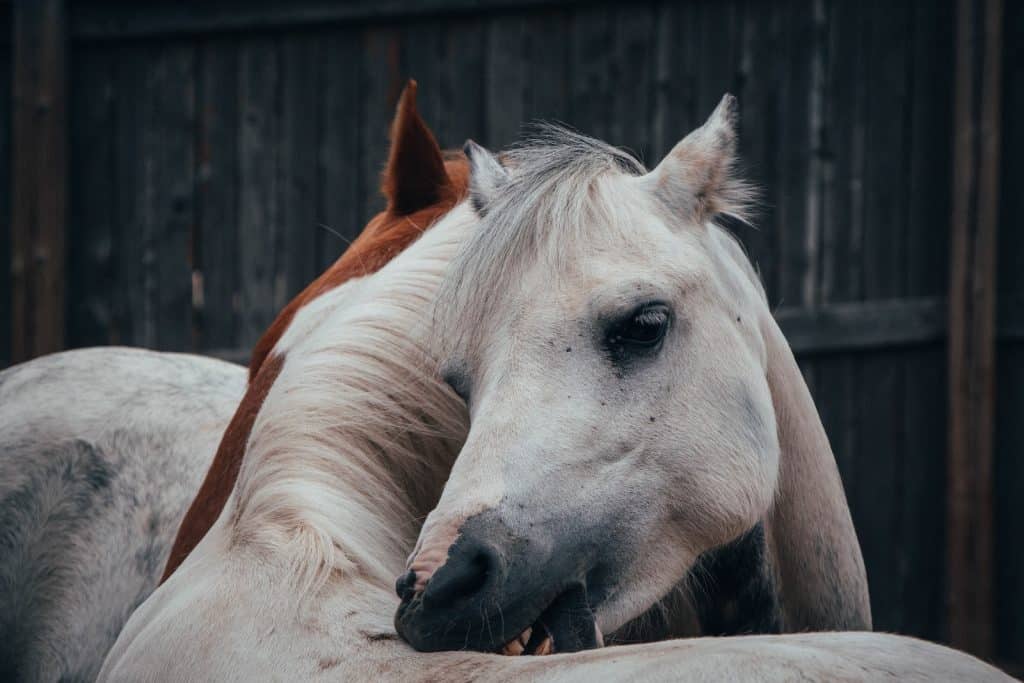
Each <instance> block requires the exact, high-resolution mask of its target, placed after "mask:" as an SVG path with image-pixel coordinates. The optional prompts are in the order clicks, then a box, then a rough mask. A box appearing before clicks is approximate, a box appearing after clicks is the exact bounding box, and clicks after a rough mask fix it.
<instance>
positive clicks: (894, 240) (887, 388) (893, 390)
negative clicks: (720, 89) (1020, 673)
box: [854, 4, 913, 631]
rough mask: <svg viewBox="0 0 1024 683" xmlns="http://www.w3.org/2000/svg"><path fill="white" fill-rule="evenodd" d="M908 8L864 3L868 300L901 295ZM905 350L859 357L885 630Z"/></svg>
mask: <svg viewBox="0 0 1024 683" xmlns="http://www.w3.org/2000/svg"><path fill="white" fill-rule="evenodd" d="M910 9H911V8H910V7H909V6H908V5H906V4H903V5H899V6H892V7H885V6H883V5H872V6H870V10H869V11H870V14H869V15H868V17H867V20H866V28H867V30H866V33H865V40H864V43H863V46H862V48H861V49H863V50H864V56H865V61H866V74H871V76H870V82H869V84H868V89H867V91H866V92H867V99H866V106H865V110H864V127H865V134H864V160H865V175H864V179H865V186H864V212H863V221H864V222H863V230H862V233H861V234H862V238H863V249H862V252H861V256H862V259H863V261H862V263H863V269H864V280H863V290H862V292H861V294H862V295H863V296H864V298H866V299H867V300H874V299H879V298H883V297H885V298H887V297H896V296H902V294H903V291H904V286H905V278H904V274H903V269H904V264H905V253H906V237H905V231H904V230H903V229H901V228H903V222H904V219H905V214H904V213H903V211H901V207H902V202H903V201H904V198H905V197H906V189H907V187H906V174H907V171H908V166H907V159H908V154H907V145H906V144H905V143H906V142H907V140H906V128H905V126H906V121H907V120H908V118H909V117H908V115H907V110H908V103H907V92H908V90H909V85H910V61H909V59H908V54H907V53H908V50H907V49H906V42H907V37H908V36H909V35H911V28H912V19H913V18H912V15H911V11H910ZM906 358H907V356H906V355H905V354H902V353H891V354H879V355H878V356H873V357H870V358H865V359H863V360H862V361H861V363H860V369H859V375H860V378H861V395H860V399H859V400H860V406H861V407H860V409H861V411H863V420H864V422H863V425H864V432H863V439H862V442H863V448H862V449H861V451H860V453H859V454H858V457H859V458H860V459H861V462H860V463H859V465H860V466H859V468H858V470H859V474H860V479H859V481H858V483H857V489H858V490H857V492H856V495H855V497H854V505H855V507H856V508H857V509H858V511H859V521H860V522H861V525H862V526H861V528H863V529H864V530H865V536H866V538H865V540H864V542H863V543H862V546H863V549H864V560H865V564H866V565H867V566H868V580H869V585H870V586H871V598H872V612H873V617H874V623H875V625H876V627H877V628H879V629H882V630H895V631H902V630H904V628H905V621H906V619H907V613H906V607H905V603H904V597H905V596H904V592H903V581H902V571H901V567H902V566H904V565H905V564H906V562H907V556H906V550H905V548H904V546H903V543H902V542H903V538H902V537H901V531H902V529H901V524H900V520H901V514H902V506H903V500H902V496H903V492H904V487H905V483H906V482H904V480H903V477H902V474H903V471H904V462H903V461H904V458H905V457H906V453H907V450H906V428H905V425H906V420H905V417H904V413H905V410H906V405H907V401H908V396H907V382H906V373H905V364H906Z"/></svg>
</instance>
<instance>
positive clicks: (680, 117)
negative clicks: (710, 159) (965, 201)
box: [0, 0, 1024, 660]
mask: <svg viewBox="0 0 1024 683" xmlns="http://www.w3.org/2000/svg"><path fill="white" fill-rule="evenodd" d="M51 1H52V0H51ZM58 4H61V3H58ZM961 4H962V5H964V6H965V7H967V9H968V10H969V11H974V12H980V11H982V10H983V9H984V8H985V7H987V6H988V5H990V4H992V3H991V0H985V1H982V0H979V1H978V2H968V1H967V0H962V1H961ZM15 7H16V8H17V7H18V3H15ZM0 11H2V12H3V13H4V16H3V17H2V18H0V21H3V22H4V24H3V25H4V26H7V25H9V24H10V21H11V20H10V17H9V16H7V15H9V14H10V7H9V6H4V5H0ZM1005 11H1006V16H1005V20H1004V26H1005V29H1004V30H1005V36H1006V37H1005V39H1004V40H1003V41H1002V43H1003V45H1005V50H1004V54H1003V59H1002V64H1003V70H1004V75H1005V78H1004V83H1005V87H1004V92H1005V98H1004V100H1005V102H1004V112H1003V120H1005V121H1007V122H1011V121H1015V120H1017V119H1018V118H1020V116H1021V115H1024V94H1022V93H1024V53H1022V51H1021V50H1022V48H1021V47H1020V46H1019V45H1020V42H1021V41H1020V37H1021V36H1024V10H1022V9H1021V6H1020V5H1019V4H1016V3H1013V4H1008V5H1007V7H1006V10H1005ZM956 17H957V15H956V8H955V7H954V3H953V1H952V0H949V1H941V2H930V1H927V2H926V1H924V0H922V1H921V2H891V1H887V2H841V1H839V0H794V1H792V2H759V1H756V0H747V1H742V0H732V1H728V2H711V1H703V0H693V1H690V2H635V3H634V2H621V3H617V4H602V3H594V2H567V1H563V2H556V3H541V2H532V1H530V0H518V1H517V0H504V1H502V0H427V1H426V2H412V1H405V0H377V1H376V2H363V1H354V2H347V3H328V2H324V1H315V0H293V2H291V3H284V4H278V3H270V2H255V1H253V2H241V1H236V0H217V1H214V0H210V1H209V2H206V3H177V2H170V1H169V0H159V1H155V2H150V3H145V4H138V3H131V2H118V1H115V0H81V1H79V2H75V3H69V6H68V7H67V8H66V16H65V23H66V30H67V34H68V42H67V45H66V50H67V57H66V59H67V69H68V71H67V73H68V78H67V81H68V90H69V92H68V98H69V99H68V121H69V126H70V132H69V141H70V142H69V148H70V170H69V172H68V177H67V182H68V187H69V193H70V205H69V210H68V220H67V233H66V244H67V246H66V267H65V273H64V276H65V282H66V287H65V290H64V303H63V312H64V314H65V324H64V326H63V335H64V339H63V340H62V344H63V345H65V346H67V347H79V346H88V345H96V344H135V345H142V346H148V347H153V348H161V349H175V350H195V351H200V352H216V353H218V354H220V355H225V354H227V355H229V356H231V355H234V356H237V357H241V356H243V355H244V353H245V350H247V349H248V347H249V346H250V345H251V344H252V343H253V342H254V341H255V339H256V338H257V337H258V335H259V334H260V332H261V331H262V330H263V329H264V328H265V327H266V326H267V325H268V324H269V322H270V321H271V320H272V319H273V317H274V315H275V313H276V312H277V310H278V309H280V308H281V307H282V306H283V305H284V304H285V303H286V302H287V301H288V299H289V298H290V297H291V296H292V295H293V294H294V293H295V292H296V291H297V290H298V289H299V288H300V287H302V286H303V285H304V284H305V283H306V282H308V281H309V280H310V279H312V278H313V277H314V275H315V274H317V273H318V272H319V271H320V270H321V269H323V268H324V267H325V266H326V265H327V264H328V263H330V262H331V261H332V260H333V259H334V258H336V257H337V255H338V254H339V253H340V252H341V251H342V250H343V249H344V247H345V244H344V242H343V240H341V239H338V238H337V237H335V236H334V235H333V234H332V233H331V232H330V231H328V230H326V229H323V228H321V227H319V226H320V225H321V224H323V225H327V226H330V228H331V229H332V230H333V231H337V232H339V233H341V234H343V235H345V236H346V237H347V238H352V237H354V236H355V235H356V234H357V233H358V231H359V230H360V228H361V227H362V226H363V225H364V223H365V222H366V220H367V219H368V218H369V217H370V216H371V215H372V214H373V213H374V212H376V211H377V210H378V209H379V208H380V207H381V199H380V197H379V194H378V190H377V183H378V174H379V171H380V169H381V166H382V164H383V161H384V157H385V151H386V145H387V135H386V134H387V129H388V124H389V121H390V117H391V114H392V107H393V104H394V102H395V99H396V97H397V95H398V93H399V90H400V88H401V86H402V85H403V83H404V80H405V78H406V77H409V76H412V77H415V78H416V79H417V80H418V81H419V83H420V96H419V102H420V109H421V111H422V113H423V115H424V117H425V118H426V119H427V121H428V122H429V123H430V125H431V126H432V127H433V129H434V130H435V132H436V133H437V135H438V137H439V139H440V141H441V142H442V144H443V145H447V146H456V145H460V144H461V143H462V142H463V140H464V139H465V138H467V137H470V136H471V137H473V138H475V139H477V140H479V141H482V142H483V143H485V144H488V145H491V146H494V147H501V146H503V145H505V144H507V143H509V142H511V141H513V140H514V139H515V138H516V137H517V135H518V134H519V131H520V125H521V123H522V122H525V121H529V120H531V119H536V118H543V119H557V120H561V121H565V122H568V123H570V124H572V125H573V126H575V127H577V128H579V129H581V130H583V131H584V132H587V133H590V134H593V135H595V136H598V137H601V138H603V139H606V140H609V141H611V142H613V143H616V144H619V145H623V146H625V147H628V148H630V149H632V150H634V151H635V152H636V153H637V154H638V155H639V156H640V157H641V158H642V159H643V160H645V161H646V162H648V163H649V164H653V163H655V162H656V161H657V160H658V159H659V158H660V157H661V156H662V154H664V153H665V151H666V150H667V149H669V148H670V146H671V145H672V144H673V143H674V142H675V141H677V140H678V139H679V138H680V137H681V136H682V135H684V134H685V133H686V132H687V131H688V130H690V129H691V128H693V127H694V126H696V125H697V124H699V123H700V122H701V121H702V120H703V118H704V117H705V116H706V115H707V114H708V113H709V112H710V111H711V109H712V108H713V107H714V105H715V103H716V102H717V101H718V99H719V98H720V97H721V95H722V93H723V92H726V91H730V92H733V93H735V94H736V95H737V96H738V97H739V100H740V105H741V112H742V147H743V158H744V163H745V166H746V168H747V169H748V173H749V175H750V176H751V177H752V178H753V179H755V180H756V181H758V182H759V183H760V184H761V185H762V186H763V187H764V188H765V196H766V202H765V206H764V210H763V212H762V216H761V220H760V221H759V222H758V226H759V227H758V229H757V230H749V231H746V232H744V233H743V234H741V235H740V236H741V238H742V239H743V241H744V243H745V244H746V245H747V247H748V249H749V251H750V254H751V256H752V258H753V259H754V261H755V262H756V263H757V264H758V266H759V268H760V271H761V273H762V276H763V278H764V281H765V284H766V286H767V289H768V292H769V294H770V296H771V299H772V302H773V305H774V306H776V307H777V308H778V317H779V319H780V321H782V324H783V327H784V329H785V330H786V331H787V333H788V336H789V338H790V340H791V342H792V343H793V345H794V347H795V349H796V350H797V352H798V355H799V357H800V359H801V364H802V367H803V370H804V373H805V376H806V377H807V380H808V383H809V384H810V387H811V390H812V391H813V393H814V395H815V398H816V400H817V404H818V407H819V410H820V412H821V415H822V418H823V420H824V423H825V426H826V428H827V430H828V433H829V435H830V437H831V439H832V443H833V446H834V448H835V452H836V456H837V458H838V460H839V465H840V468H841V470H842V474H843V478H844V482H845V485H846V490H847V493H848V496H849V499H850V503H851V506H852V509H853V514H854V518H855V522H856V525H857V529H858V532H859V534H860V538H861V542H862V545H863V549H864V554H865V559H866V561H867V566H868V572H869V579H870V584H871V591H872V600H873V608H874V613H875V620H876V621H875V623H876V626H877V628H879V629H884V630H888V631H898V632H903V633H910V634H916V635H920V636H923V637H926V638H929V639H936V640H942V639H945V638H948V637H949V634H950V633H951V626H956V624H953V625H951V624H950V621H949V620H950V617H951V615H952V617H953V618H954V619H956V618H958V617H957V616H956V615H957V614H958V613H957V611H956V610H955V609H951V608H950V607H949V605H950V600H949V599H948V598H949V595H950V593H951V592H952V593H956V594H961V593H963V591H962V590H961V589H962V588H963V586H960V585H957V586H948V585H947V581H946V578H945V577H946V576H948V575H950V567H949V564H950V563H951V562H953V563H955V562H957V560H956V558H955V557H952V556H950V554H949V553H947V548H949V547H952V548H953V549H954V553H953V554H954V555H955V551H956V548H957V547H958V546H956V545H955V544H954V545H953V546H950V545H949V544H948V542H947V540H948V539H947V529H948V528H949V527H948V524H947V507H948V505H947V504H948V502H949V501H948V500H947V484H948V480H947V428H946V423H947V417H948V415H949V408H948V405H949V401H950V398H949V392H948V390H947V378H948V373H947V367H948V358H947V347H946V339H947V336H948V335H947V328H948V317H947V301H948V299H947V297H948V289H949V281H950V268H951V260H950V244H951V233H950V224H951V222H950V215H951V210H952V204H951V194H952V193H953V191H954V188H953V187H952V179H953V169H952V151H953V137H954V127H955V125H957V124H956V122H955V121H954V106H953V104H954V97H955V95H956V91H955V87H954V84H955V82H956V78H955V77H954V64H955V54H956V49H957V48H956V47H955V45H956V44H957V43H956V41H955V27H956V25H957V21H958V20H957V18H956ZM9 33H10V32H9V31H5V32H4V34H5V35H6V34H9ZM972 36H974V34H970V35H969V36H968V37H969V38H970V37H972ZM974 37H977V39H978V40H983V39H986V38H987V39H989V40H991V38H992V37H991V36H984V35H981V34H978V36H974ZM2 40H4V41H5V42H3V43H2V46H0V47H2V51H0V101H2V102H3V103H8V102H9V101H10V97H11V95H10V93H11V75H10V74H11V73H12V57H11V43H10V42H9V41H7V39H6V38H3V39H2ZM972 101H973V100H972ZM11 110H12V107H11V106H0V132H2V134H0V215H3V216H8V215H10V211H11V196H10V192H9V188H10V187H11V171H10V167H9V166H8V165H7V164H8V160H9V159H10V158H11V152H10V147H11V138H10V131H11V119H10V111H11ZM1002 135H1003V142H1002V148H1003V156H1002V159H1003V161H1002V166H1001V168H1002V171H1003V173H1002V178H1003V182H1002V186H1003V188H1004V192H1003V197H1004V200H1003V202H1002V213H1001V216H1002V218H1001V225H1000V230H999V234H1000V239H1001V242H1000V248H999V274H1000V280H999V294H1000V309H999V310H1000V313H999V317H998V339H999V346H998V356H997V357H998V363H999V365H998V372H997V373H996V374H997V376H998V381H997V386H998V400H997V406H998V429H997V436H998V440H997V446H996V449H995V452H996V454H997V456H996V464H995V469H996V485H995V493H996V496H995V500H996V503H995V510H996V516H995V520H996V521H995V525H994V531H993V530H991V529H989V530H987V531H986V533H989V534H990V535H994V536H993V537H994V538H995V556H996V561H995V565H994V568H993V566H992V564H991V563H989V564H985V563H984V562H982V564H981V565H980V566H981V568H982V569H981V570H980V571H981V574H982V575H981V576H978V577H976V581H977V582H978V584H977V585H978V586H980V587H981V589H982V590H981V592H980V593H979V595H981V596H982V600H981V602H982V603H984V602H985V597H984V596H986V595H989V594H990V593H991V591H992V590H993V589H992V586H994V591H995V595H996V596H997V597H996V598H995V600H994V608H993V607H992V605H991V604H989V609H990V610H991V609H995V616H994V617H992V616H991V614H989V617H988V618H987V622H986V623H988V622H991V623H990V624H989V626H990V627H991V625H992V624H994V625H995V628H996V634H995V641H994V643H995V645H994V647H995V649H994V650H993V649H991V648H992V645H991V643H990V644H989V645H987V646H986V645H982V646H980V650H979V651H981V652H982V653H983V654H989V655H992V654H994V655H995V656H996V657H998V658H1002V659H1004V660H1010V659H1013V658H1015V657H1019V655H1020V652H1022V651H1024V619H1021V617H1020V616H1019V615H1020V614H1021V613H1024V544H1021V543H1019V540H1020V539H1021V538H1022V537H1024V463H1022V462H1021V459H1020V458H1018V453H1019V452H1020V450H1021V447H1022V445H1024V420H1021V419H1018V413H1019V411H1020V410H1021V407H1022V406H1024V346H1022V344H1021V342H1022V341H1024V314H1022V312H1024V274H1022V272H1021V270H1022V269H1021V265H1022V260H1024V237H1022V236H1021V234H1020V230H1018V229H1017V226H1016V222H1017V220H1016V216H1018V215H1020V214H1021V213H1022V211H1024V198H1022V196H1021V193H1020V192H1018V191H1016V186H1015V183H1016V185H1019V183H1020V180H1021V179H1022V178H1024V167H1022V162H1021V158H1022V157H1024V154H1021V152H1024V133H1022V132H1021V131H1020V127H1019V126H1016V127H1015V126H1012V125H1008V126H1005V127H1003V130H1002ZM1015 152H1017V153H1016V154H1015ZM7 226H8V223H7V222H6V221H4V222H3V228H4V233H3V234H2V235H0V262H9V261H10V260H11V254H10V252H9V246H8V245H9V240H8V234H7ZM0 277H3V278H5V283H6V278H7V277H8V273H7V272H6V270H5V271H3V272H0ZM9 299H10V297H6V296H4V297H0V329H2V330H3V331H5V332H4V333H3V334H0V363H6V362H9V361H10V360H11V359H12V356H11V347H10V345H9V343H8V341H7V340H8V338H9V337H11V336H12V335H11V334H8V333H7V332H6V331H8V330H12V326H13V327H14V328H17V327H18V324H19V323H18V321H12V320H11V310H10V304H9V301H8V300H9ZM13 331H14V332H17V329H14V330H13ZM972 495H974V494H972ZM981 496H982V498H984V490H983V491H982V494H981ZM982 502H983V503H984V500H982ZM989 502H991V501H989ZM971 503H972V504H973V498H972V499H971ZM972 566H973V565H972ZM986 568H987V569H986ZM988 574H993V575H994V576H988ZM968 588H970V587H968ZM954 589H955V590H954ZM971 590H973V589H971ZM991 602H992V601H991V600H990V603H991ZM983 614H984V612H983ZM954 631H955V629H954ZM986 647H987V648H988V649H986Z"/></svg>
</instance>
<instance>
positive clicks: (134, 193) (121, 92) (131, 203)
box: [114, 46, 152, 345]
mask: <svg viewBox="0 0 1024 683" xmlns="http://www.w3.org/2000/svg"><path fill="white" fill-rule="evenodd" d="M151 59H152V50H150V49H149V48H146V47H143V46H132V48H131V49H125V50H123V51H122V52H121V54H120V59H118V60H116V64H115V68H116V74H115V83H116V85H115V90H116V91H115V95H114V98H115V102H114V120H115V126H116V131H117V136H116V142H115V143H114V144H115V149H114V156H115V160H114V164H115V167H116V172H115V179H116V183H117V192H116V198H115V201H116V203H117V205H116V215H117V232H116V235H117V246H116V249H115V254H116V260H117V283H118V290H117V292H116V293H115V295H114V296H115V299H114V330H115V332H114V334H115V343H117V344H128V345H140V344H142V343H143V339H142V338H141V335H140V334H139V333H138V331H139V329H140V328H141V324H142V323H141V314H142V313H141V312H142V308H143V245H144V235H143V219H142V214H143V210H142V198H141V197H142V187H143V180H142V172H141V168H140V166H141V163H142V150H141V138H142V128H143V126H144V125H145V123H144V121H143V120H142V119H141V118H140V111H139V110H140V102H139V100H140V98H139V97H138V93H140V92H141V91H142V87H143V80H144V76H145V69H146V68H147V64H148V62H149V61H150V60H151Z"/></svg>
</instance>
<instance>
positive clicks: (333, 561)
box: [227, 207, 475, 587]
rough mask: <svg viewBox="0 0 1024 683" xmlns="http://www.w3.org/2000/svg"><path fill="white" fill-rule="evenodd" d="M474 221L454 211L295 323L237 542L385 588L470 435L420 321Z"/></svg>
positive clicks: (242, 479)
mask: <svg viewBox="0 0 1024 683" xmlns="http://www.w3.org/2000/svg"><path fill="white" fill-rule="evenodd" d="M474 222H475V218H474V215H473V214H472V212H471V211H469V209H468V208H464V207H457V208H456V209H454V210H453V211H452V212H450V213H449V214H448V215H447V216H446V217H445V218H444V219H442V220H441V221H440V222H439V223H438V224H437V225H436V226H435V227H433V228H432V229H431V230H429V231H427V232H426V233H424V235H423V236H422V237H421V238H420V239H419V240H418V241H417V242H416V244H415V245H413V246H412V247H410V248H409V249H408V250H406V251H405V252H403V253H402V254H400V255H399V256H397V257H395V259H394V260H392V261H391V262H389V263H388V265H386V266H385V267H384V268H382V269H381V270H380V271H379V272H378V273H376V274H375V275H373V276H372V277H370V278H364V279H359V280H354V281H352V282H349V283H347V284H345V285H342V286H341V287H339V288H336V289H334V290H331V291H330V292H327V293H325V294H322V295H321V296H319V297H317V298H316V299H314V300H313V301H311V302H310V303H308V304H307V305H306V306H304V307H302V308H301V309H299V310H298V311H297V312H296V315H295V317H294V319H293V321H292V323H291V325H290V326H289V328H288V330H287V331H286V332H285V334H284V335H283V336H282V338H281V340H280V341H279V342H278V344H277V346H276V347H275V350H274V352H273V353H272V354H271V359H274V358H278V357H279V358H281V359H282V360H281V361H280V362H281V369H280V371H279V373H278V374H277V377H276V380H275V381H274V383H273V385H272V386H271V387H270V390H269V392H268V393H267V395H266V398H265V399H264V401H263V405H262V407H261V409H260V411H259V414H258V415H257V416H256V418H255V421H254V424H253V428H252V432H251V434H250V437H249V440H248V442H247V445H246V450H245V456H244V459H243V463H242V467H241V471H240V473H239V478H238V483H237V486H236V491H235V494H234V495H233V499H232V501H231V502H230V503H229V518H228V520H227V522H228V524H229V525H230V527H231V534H232V537H233V539H234V540H235V541H236V542H237V541H243V542H250V543H253V544H254V545H255V546H256V547H259V548H264V549H273V550H277V551H280V553H281V556H282V557H286V558H298V559H297V561H298V562H299V563H300V564H301V565H302V566H304V567H306V568H309V569H310V570H311V571H317V572H321V571H322V572H323V574H321V576H322V577H323V576H326V575H327V574H334V573H339V572H340V573H342V574H353V573H355V574H358V575H360V576H362V577H364V578H370V579H372V580H373V581H374V582H375V583H377V584H378V585H381V586H388V587H390V586H391V584H392V583H393V580H394V577H395V576H397V575H398V573H400V572H401V569H402V566H403V563H404V559H405V553H406V552H407V551H408V548H409V547H411V545H412V543H413V542H414V540H415V536H416V533H417V532H418V528H417V527H418V525H417V520H419V519H421V518H422V517H424V516H425V515H426V514H427V513H428V512H429V511H430V510H431V509H432V508H433V506H434V504H435V503H436V500H437V497H438V495H439V494H440V491H441V489H442V487H443V485H444V481H445V479H446V478H447V474H448V471H449V470H450V468H451V464H452V461H453V459H454V457H455V455H456V453H457V451H458V448H459V447H460V446H461V443H462V439H463V438H464V435H465V432H466V430H467V416H466V411H465V407H464V404H463V403H462V401H461V400H460V399H459V398H458V397H457V396H456V395H455V394H454V392H453V391H452V390H451V389H450V388H448V387H447V385H445V384H444V383H443V382H442V381H441V379H440V378H439V377H438V376H437V371H436V362H432V357H431V351H430V339H429V319H428V312H429V311H430V310H431V303H432V296H433V293H434V291H435V290H436V289H437V286H438V285H439V284H440V281H441V277H442V275H443V272H444V270H445V267H446V265H447V263H448V261H450V259H451V256H452V254H453V253H454V251H455V249H457V248H458V246H459V244H460V243H461V241H462V240H463V237H464V233H465V231H466V229H468V227H469V226H470V225H472V224H473V223H474ZM295 544H298V547H296V545H295ZM289 561H291V560H289Z"/></svg>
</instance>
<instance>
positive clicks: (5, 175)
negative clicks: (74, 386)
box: [0, 5, 13, 367]
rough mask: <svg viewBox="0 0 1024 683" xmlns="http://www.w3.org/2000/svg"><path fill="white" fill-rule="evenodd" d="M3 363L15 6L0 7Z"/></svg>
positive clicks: (5, 357)
mask: <svg viewBox="0 0 1024 683" xmlns="http://www.w3.org/2000/svg"><path fill="white" fill-rule="evenodd" d="M0 31H2V32H3V35H4V36H7V39H6V40H4V41H3V42H2V43H0V292H4V294H3V295H0V367H5V366H7V365H8V364H9V363H10V362H11V330H12V329H13V328H12V326H11V303H12V301H11V294H10V292H11V284H12V282H11V269H10V263H11V221H10V216H11V190H12V187H11V138H12V136H11V110H12V106H11V105H12V103H13V98H12V93H11V63H12V62H11V41H10V34H11V7H10V5H5V6H3V7H0Z"/></svg>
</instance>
